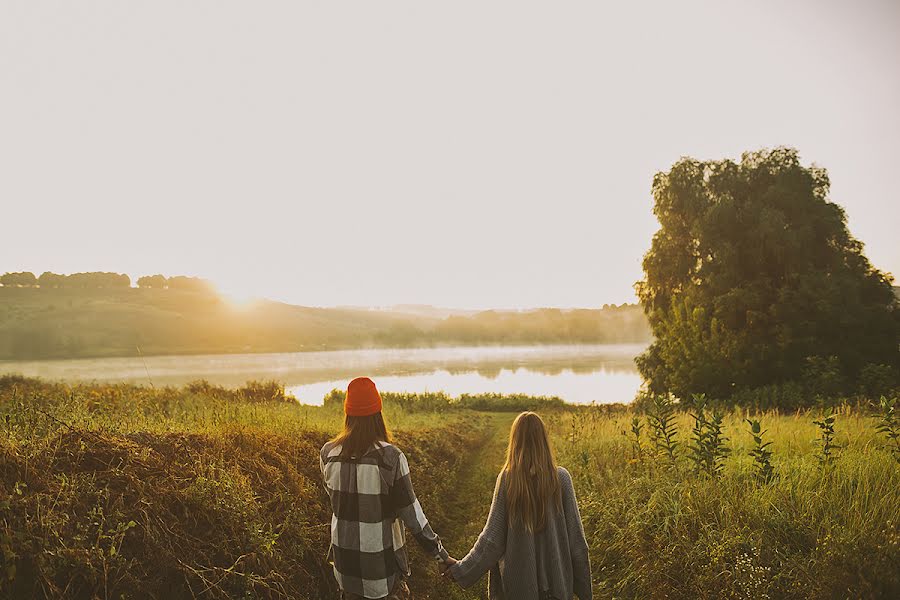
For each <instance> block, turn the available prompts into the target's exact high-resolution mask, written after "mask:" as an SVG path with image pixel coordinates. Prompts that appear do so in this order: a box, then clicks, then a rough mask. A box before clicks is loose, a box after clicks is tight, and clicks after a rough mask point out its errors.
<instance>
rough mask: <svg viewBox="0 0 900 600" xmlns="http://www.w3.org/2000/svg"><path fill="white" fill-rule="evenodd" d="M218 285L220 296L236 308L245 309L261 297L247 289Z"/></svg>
mask: <svg viewBox="0 0 900 600" xmlns="http://www.w3.org/2000/svg"><path fill="white" fill-rule="evenodd" d="M216 287H217V289H218V291H219V296H221V298H222V299H223V300H225V302H227V303H228V304H229V305H230V306H231V307H232V308H234V309H238V310H245V309H248V308H251V307H252V306H254V305H255V304H257V303H258V302H259V301H260V297H259V296H258V295H257V294H254V293H253V292H251V291H250V290H247V289H241V288H239V287H233V286H222V285H217V286H216Z"/></svg>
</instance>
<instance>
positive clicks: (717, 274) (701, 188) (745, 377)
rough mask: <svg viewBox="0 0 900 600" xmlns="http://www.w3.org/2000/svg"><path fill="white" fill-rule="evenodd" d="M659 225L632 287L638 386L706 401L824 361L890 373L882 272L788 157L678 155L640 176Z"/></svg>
mask: <svg viewBox="0 0 900 600" xmlns="http://www.w3.org/2000/svg"><path fill="white" fill-rule="evenodd" d="M652 189H653V198H654V207H653V212H654V214H655V215H656V217H657V219H658V220H659V223H660V229H659V231H657V232H656V234H655V235H654V236H653V242H652V245H651V248H650V250H649V251H648V252H647V254H646V255H645V256H644V262H643V266H644V274H645V276H644V279H643V280H642V281H639V282H638V283H637V284H636V289H637V292H638V295H639V297H640V299H641V301H642V303H643V305H644V310H645V311H646V313H647V316H648V318H649V321H650V325H651V328H652V330H653V334H654V336H655V341H654V342H653V343H652V344H651V346H650V347H649V348H648V350H647V351H646V352H645V353H644V354H643V355H641V356H640V357H639V358H638V367H639V369H640V371H641V374H642V375H643V376H644V378H645V380H646V381H647V383H648V386H649V388H650V391H651V392H674V393H676V394H678V395H680V396H685V395H687V394H691V393H698V392H703V393H707V394H712V395H716V396H719V397H723V396H729V395H731V394H732V393H733V392H735V391H738V390H740V389H748V388H754V387H757V386H761V385H767V384H770V383H779V382H786V381H794V380H800V379H802V378H803V376H804V373H806V375H807V377H808V376H809V369H810V367H811V365H812V366H813V367H814V366H815V365H821V364H828V365H832V366H834V365H837V368H838V369H840V371H841V375H842V376H843V378H844V380H845V381H848V382H852V381H854V380H855V379H856V378H857V377H858V376H859V373H860V372H861V371H862V370H863V369H864V367H866V365H868V364H882V365H888V366H889V367H892V368H896V367H897V366H898V365H900V352H898V333H900V310H898V305H897V301H896V299H895V297H894V294H893V291H892V289H891V277H890V276H889V275H887V274H885V273H882V272H881V271H878V270H877V269H875V268H873V267H872V265H871V264H870V263H869V261H868V260H867V259H866V257H865V256H864V255H863V246H862V244H861V243H860V242H859V241H857V240H856V239H854V238H853V236H851V235H850V232H849V231H848V229H847V222H846V221H847V219H846V215H845V213H844V210H843V209H842V208H841V207H840V206H838V205H837V204H835V203H833V202H830V201H829V200H828V190H829V180H828V174H827V173H826V172H825V170H824V169H821V168H817V167H805V166H803V165H801V164H800V160H799V157H798V155H797V151H796V150H794V149H791V148H776V149H774V150H762V151H759V152H750V153H746V154H744V155H743V156H742V157H741V161H740V162H739V163H736V162H734V161H731V160H722V161H709V162H701V161H697V160H693V159H690V158H684V159H682V160H680V161H678V162H677V163H676V164H675V165H673V166H672V168H671V170H670V171H669V172H667V173H658V174H657V175H656V176H655V177H654V179H653V188H652Z"/></svg>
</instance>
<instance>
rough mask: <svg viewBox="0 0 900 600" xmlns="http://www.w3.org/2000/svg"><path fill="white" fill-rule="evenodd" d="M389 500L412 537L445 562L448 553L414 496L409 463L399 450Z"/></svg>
mask: <svg viewBox="0 0 900 600" xmlns="http://www.w3.org/2000/svg"><path fill="white" fill-rule="evenodd" d="M390 497H391V502H393V505H394V508H395V509H396V511H397V516H398V517H400V520H401V521H403V523H404V524H406V526H407V527H408V528H409V530H410V531H411V532H412V534H413V537H415V538H416V541H417V542H419V545H420V546H422V549H423V550H425V552H427V553H428V554H430V555H431V556H432V557H434V558H435V559H436V560H440V561H443V562H445V563H446V562H447V559H448V558H449V555H448V554H447V551H446V550H444V546H442V545H441V538H439V537H438V536H437V534H436V533H435V532H434V531H433V530H432V529H431V525H429V524H428V519H426V518H425V513H424V512H423V511H422V506H421V505H420V504H419V500H418V498H416V492H415V491H414V490H413V485H412V479H411V478H410V476H409V463H408V462H407V460H406V456H405V455H404V454H403V453H402V452H401V453H400V457H399V458H398V461H397V469H396V472H395V479H394V482H393V485H392V486H391V491H390Z"/></svg>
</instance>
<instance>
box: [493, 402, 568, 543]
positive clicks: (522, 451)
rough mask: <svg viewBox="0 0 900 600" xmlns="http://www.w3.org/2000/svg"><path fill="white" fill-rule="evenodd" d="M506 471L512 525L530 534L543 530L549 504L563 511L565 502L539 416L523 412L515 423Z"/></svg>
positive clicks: (508, 504)
mask: <svg viewBox="0 0 900 600" xmlns="http://www.w3.org/2000/svg"><path fill="white" fill-rule="evenodd" d="M503 471H504V472H505V473H506V511H507V514H508V515H509V522H510V524H513V523H515V522H521V523H522V524H523V525H525V528H526V529H527V530H528V531H532V532H534V531H540V530H542V529H543V528H544V525H545V524H546V522H547V513H548V508H549V505H550V503H551V502H553V503H554V504H555V505H556V508H557V509H558V510H560V509H561V506H562V498H561V495H560V488H559V473H557V471H556V461H555V460H554V459H553V451H552V450H551V449H550V438H549V437H548V436H547V427H546V426H545V425H544V421H543V420H542V419H541V417H540V416H538V414H537V413H533V412H523V413H522V414H520V415H519V416H518V417H516V420H515V421H513V424H512V428H511V429H510V430H509V447H508V448H507V450H506V464H505V465H503Z"/></svg>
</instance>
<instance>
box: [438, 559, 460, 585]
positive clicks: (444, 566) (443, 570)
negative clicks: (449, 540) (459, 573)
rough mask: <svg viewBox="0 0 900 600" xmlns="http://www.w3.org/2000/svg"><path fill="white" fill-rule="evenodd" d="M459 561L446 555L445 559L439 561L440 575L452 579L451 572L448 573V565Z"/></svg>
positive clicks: (450, 565)
mask: <svg viewBox="0 0 900 600" xmlns="http://www.w3.org/2000/svg"><path fill="white" fill-rule="evenodd" d="M458 562H459V561H458V560H456V559H455V558H453V557H452V556H448V557H447V560H445V561H444V562H442V563H441V577H447V578H449V579H451V580H453V574H452V573H450V567H452V566H453V565H455V564H456V563H458Z"/></svg>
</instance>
